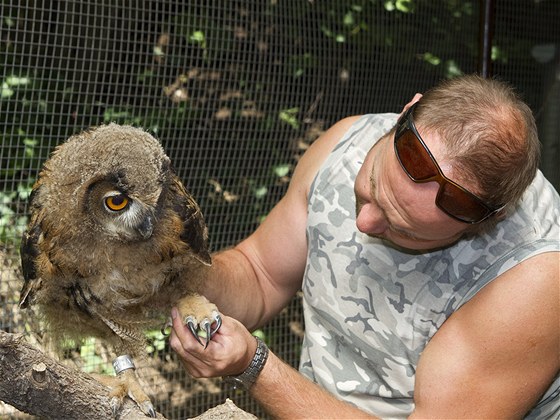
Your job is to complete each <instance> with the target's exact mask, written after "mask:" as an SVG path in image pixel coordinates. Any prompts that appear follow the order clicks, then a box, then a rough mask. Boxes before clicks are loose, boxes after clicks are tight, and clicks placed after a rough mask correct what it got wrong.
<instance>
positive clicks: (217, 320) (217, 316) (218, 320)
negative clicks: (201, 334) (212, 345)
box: [210, 311, 222, 337]
mask: <svg viewBox="0 0 560 420" xmlns="http://www.w3.org/2000/svg"><path fill="white" fill-rule="evenodd" d="M212 315H213V316H214V322H215V323H216V327H215V328H214V329H212V331H211V332H210V337H213V336H214V334H216V333H217V332H218V330H219V329H220V327H221V326H222V317H221V316H220V314H219V313H218V312H216V311H214V312H213V313H212Z"/></svg>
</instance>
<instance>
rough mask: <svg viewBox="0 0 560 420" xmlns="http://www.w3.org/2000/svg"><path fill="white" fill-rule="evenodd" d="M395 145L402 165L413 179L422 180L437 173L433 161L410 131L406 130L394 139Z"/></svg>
mask: <svg viewBox="0 0 560 420" xmlns="http://www.w3.org/2000/svg"><path fill="white" fill-rule="evenodd" d="M395 145H396V150H397V154H398V157H399V159H400V161H401V163H402V165H403V166H404V168H405V169H406V171H407V172H408V174H409V175H410V176H411V177H412V178H413V179H414V180H415V181H423V180H425V179H429V178H432V177H434V176H435V175H437V170H436V168H435V166H434V162H433V161H432V159H431V158H430V155H429V154H428V152H427V151H426V149H425V148H424V146H422V143H420V141H419V140H418V139H417V138H416V136H415V135H414V133H413V132H412V131H410V130H406V131H405V132H404V133H403V134H402V135H401V136H400V137H399V138H398V139H397V140H396V143H395Z"/></svg>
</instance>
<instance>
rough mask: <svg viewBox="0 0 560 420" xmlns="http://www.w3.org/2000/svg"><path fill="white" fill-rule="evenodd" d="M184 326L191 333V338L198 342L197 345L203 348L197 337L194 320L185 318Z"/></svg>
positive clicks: (196, 327)
mask: <svg viewBox="0 0 560 420" xmlns="http://www.w3.org/2000/svg"><path fill="white" fill-rule="evenodd" d="M185 324H186V325H187V327H188V328H189V331H190V332H191V334H192V335H193V337H194V338H196V341H198V343H199V344H200V345H201V346H203V345H204V344H202V341H201V340H200V337H199V336H198V325H197V322H196V320H195V319H194V318H193V317H192V316H188V317H187V318H185Z"/></svg>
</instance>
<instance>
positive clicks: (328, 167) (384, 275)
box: [300, 114, 560, 419]
mask: <svg viewBox="0 0 560 420" xmlns="http://www.w3.org/2000/svg"><path fill="white" fill-rule="evenodd" d="M396 120H397V115H396V114H376V115H365V116H363V117H361V118H360V119H359V120H358V121H357V122H356V123H355V124H354V125H353V126H352V127H351V128H350V130H349V131H348V132H347V133H346V134H345V135H344V137H343V138H342V139H341V141H340V142H339V144H338V145H337V146H336V147H335V149H334V150H333V152H332V153H331V155H329V157H328V158H327V160H326V162H325V163H324V165H323V167H322V168H321V169H320V171H319V173H318V174H317V176H316V178H315V180H314V182H313V185H312V188H311V191H310V194H309V199H308V200H309V202H308V225H307V240H308V262H307V267H306V272H305V277H304V281H303V293H304V312H305V338H304V343H303V349H302V357H301V363H300V371H301V372H302V373H303V374H304V375H305V376H307V377H308V378H310V379H311V380H313V381H314V382H316V383H318V384H319V385H321V386H322V387H323V388H325V389H326V390H328V391H329V392H331V393H332V394H334V395H335V396H337V397H338V398H340V399H342V400H345V401H347V402H350V403H352V404H354V405H356V406H358V407H360V408H361V409H363V410H365V411H368V412H371V413H373V414H376V415H377V416H381V417H382V418H385V419H389V418H406V417H407V416H408V415H409V414H410V413H411V412H412V410H413V409H414V401H413V396H414V378H415V372H416V366H417V364H418V359H419V357H420V355H421V353H422V350H423V349H424V348H425V347H426V345H427V343H428V342H429V340H430V339H431V338H432V337H433V335H434V334H435V333H436V332H437V331H438V329H439V328H440V327H441V325H442V324H443V323H444V322H445V320H446V319H447V318H448V317H449V316H450V315H451V314H452V313H453V312H454V311H456V310H457V309H459V308H460V307H461V306H462V305H463V304H464V303H466V302H467V301H468V300H469V299H471V298H472V297H473V296H474V295H475V294H476V293H477V292H478V291H480V290H481V289H482V288H483V287H484V286H485V285H486V284H488V283H489V282H491V281H492V280H493V279H494V278H496V276H498V275H500V274H501V273H503V272H505V271H506V270H508V269H509V268H511V267H513V266H515V265H516V264H519V263H520V262H521V261H523V260H525V259H527V258H530V257H532V256H534V255H537V254H540V253H543V252H549V251H560V226H559V225H560V222H559V220H560V197H559V196H558V194H557V193H556V191H555V190H554V188H553V187H552V186H551V185H550V183H549V182H548V181H547V180H546V179H545V178H544V177H543V175H542V173H540V172H539V173H538V175H537V177H536V178H535V180H534V182H533V183H532V185H531V186H530V187H529V189H528V191H527V192H526V193H525V195H524V198H523V200H522V202H521V203H520V205H519V206H518V208H517V210H516V212H515V213H514V214H512V215H511V216H510V217H508V218H507V219H505V220H504V221H502V222H500V223H499V224H498V225H497V227H496V228H495V229H494V230H493V231H492V232H491V233H489V234H486V235H483V236H479V237H476V238H474V239H471V240H466V239H465V240H461V241H459V242H458V243H456V244H455V245H453V246H451V247H449V248H446V249H441V250H437V251H433V252H430V253H418V252H416V253H415V252H406V251H404V250H402V249H397V248H396V247H393V246H392V245H391V244H390V243H388V242H386V241H383V240H380V239H375V238H371V237H369V236H367V235H365V234H362V233H361V232H359V231H358V230H357V228H356V225H355V223H356V220H355V197H354V190H353V186H354V179H355V177H356V174H357V172H358V170H359V168H360V166H361V164H362V162H363V159H364V157H365V155H366V153H367V152H368V150H369V149H370V148H371V147H372V145H373V144H374V143H375V142H376V141H377V140H378V139H379V138H380V137H382V135H383V134H385V133H387V132H388V131H389V130H390V129H391V128H392V127H393V126H394V124H395V123H396ZM559 392H560V379H559V378H558V377H557V378H556V381H555V382H554V384H553V385H552V386H551V387H550V388H549V389H548V391H547V392H546V394H545V395H544V397H543V398H542V400H541V401H540V402H539V404H538V405H537V406H536V407H535V408H534V409H533V410H532V411H531V412H530V413H529V415H528V417H527V418H539V419H548V418H555V419H558V418H560V398H559ZM489 398H491V396H489Z"/></svg>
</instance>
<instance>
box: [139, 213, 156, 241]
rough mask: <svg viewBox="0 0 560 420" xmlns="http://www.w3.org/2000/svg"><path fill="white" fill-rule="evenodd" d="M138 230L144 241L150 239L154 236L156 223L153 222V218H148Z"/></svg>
mask: <svg viewBox="0 0 560 420" xmlns="http://www.w3.org/2000/svg"><path fill="white" fill-rule="evenodd" d="M136 230H137V231H138V233H139V234H140V235H141V236H142V238H144V239H148V238H149V237H150V236H152V233H153V231H154V223H153V221H152V216H147V217H146V218H145V219H144V220H143V221H142V223H141V224H140V225H139V226H138V227H137V228H136Z"/></svg>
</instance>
